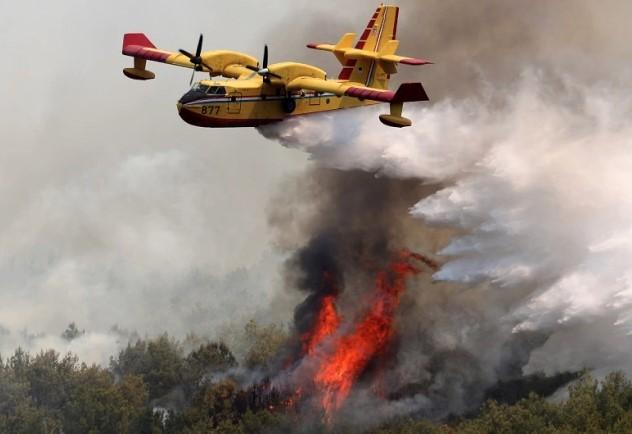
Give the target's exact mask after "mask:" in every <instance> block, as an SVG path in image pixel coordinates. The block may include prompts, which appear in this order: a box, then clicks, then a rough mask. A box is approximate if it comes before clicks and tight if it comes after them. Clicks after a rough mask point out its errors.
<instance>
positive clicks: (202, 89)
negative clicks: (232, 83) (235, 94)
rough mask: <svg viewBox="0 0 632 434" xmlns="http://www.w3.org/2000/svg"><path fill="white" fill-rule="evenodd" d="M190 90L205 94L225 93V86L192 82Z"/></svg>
mask: <svg viewBox="0 0 632 434" xmlns="http://www.w3.org/2000/svg"><path fill="white" fill-rule="evenodd" d="M191 90H192V91H193V92H197V93H205V94H207V95H226V88H225V87H224V86H207V85H205V84H202V83H200V82H197V83H195V84H193V86H192V87H191Z"/></svg>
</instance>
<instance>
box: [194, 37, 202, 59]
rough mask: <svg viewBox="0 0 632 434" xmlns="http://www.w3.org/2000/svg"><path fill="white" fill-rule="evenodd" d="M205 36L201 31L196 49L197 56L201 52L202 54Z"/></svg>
mask: <svg viewBox="0 0 632 434" xmlns="http://www.w3.org/2000/svg"><path fill="white" fill-rule="evenodd" d="M203 38H204V37H203V36H202V34H201V33H200V39H198V45H197V50H196V51H195V57H200V54H202V40H203Z"/></svg>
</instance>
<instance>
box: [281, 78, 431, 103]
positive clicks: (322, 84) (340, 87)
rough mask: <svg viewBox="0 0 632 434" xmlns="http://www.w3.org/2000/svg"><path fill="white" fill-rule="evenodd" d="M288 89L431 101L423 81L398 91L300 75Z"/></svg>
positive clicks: (383, 99) (386, 99) (374, 98)
mask: <svg viewBox="0 0 632 434" xmlns="http://www.w3.org/2000/svg"><path fill="white" fill-rule="evenodd" d="M287 89H288V90H299V89H308V90H313V91H315V92H330V93H333V94H335V95H337V96H349V97H353V98H359V99H368V100H371V101H379V102H388V103H404V102H412V101H429V98H428V94H426V91H425V89H424V88H423V85H422V84H421V83H404V84H402V85H401V86H400V87H399V89H397V91H395V92H394V91H392V90H388V89H375V88H372V87H366V86H363V85H361V84H359V83H353V82H348V81H342V82H340V81H334V80H322V79H319V78H311V77H299V78H295V79H294V80H292V81H291V82H290V83H289V84H288V85H287Z"/></svg>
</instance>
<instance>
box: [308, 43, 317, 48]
mask: <svg viewBox="0 0 632 434" xmlns="http://www.w3.org/2000/svg"><path fill="white" fill-rule="evenodd" d="M319 45H320V44H315V43H310V44H307V48H314V49H316V48H318V46H319Z"/></svg>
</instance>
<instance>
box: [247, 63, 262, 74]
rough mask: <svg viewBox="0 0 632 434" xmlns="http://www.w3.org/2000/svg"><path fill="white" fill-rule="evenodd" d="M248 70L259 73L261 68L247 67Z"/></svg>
mask: <svg viewBox="0 0 632 434" xmlns="http://www.w3.org/2000/svg"><path fill="white" fill-rule="evenodd" d="M246 68H248V69H249V70H251V71H254V72H257V73H258V72H259V68H257V67H256V66H250V65H246Z"/></svg>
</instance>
